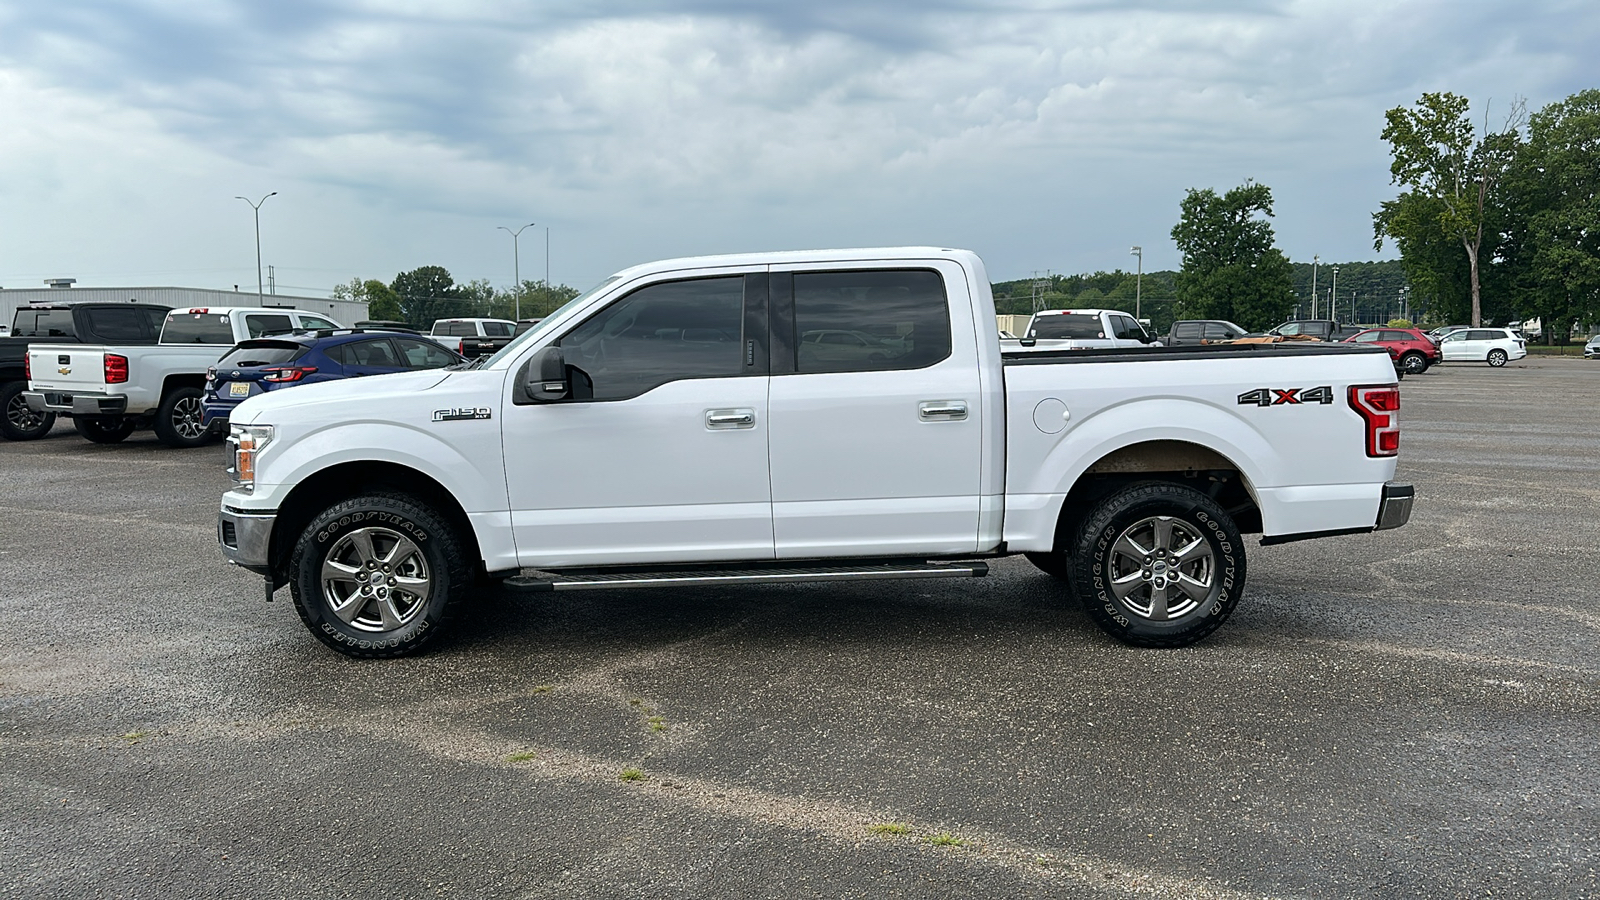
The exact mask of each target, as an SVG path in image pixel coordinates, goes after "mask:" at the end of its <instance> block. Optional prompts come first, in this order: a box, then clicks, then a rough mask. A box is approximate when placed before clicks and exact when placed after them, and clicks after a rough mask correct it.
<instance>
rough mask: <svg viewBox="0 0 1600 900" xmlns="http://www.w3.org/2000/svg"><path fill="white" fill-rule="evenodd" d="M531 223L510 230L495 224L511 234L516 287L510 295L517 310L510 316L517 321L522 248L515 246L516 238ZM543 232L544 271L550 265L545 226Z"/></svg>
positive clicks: (520, 292)
mask: <svg viewBox="0 0 1600 900" xmlns="http://www.w3.org/2000/svg"><path fill="white" fill-rule="evenodd" d="M533 225H534V223H532V222H529V223H528V224H526V225H524V226H522V228H518V229H517V230H516V231H512V230H511V229H509V228H507V227H505V226H504V225H496V226H495V227H496V228H498V229H500V230H501V231H504V232H505V233H506V234H509V235H511V270H512V271H513V272H515V273H516V274H515V275H514V276H513V277H514V278H516V280H517V282H516V287H514V288H513V289H512V290H513V291H514V293H513V294H512V295H511V296H512V298H513V299H514V300H515V301H516V309H517V311H516V314H515V315H514V316H513V317H512V318H514V319H516V320H517V321H518V322H520V321H522V250H521V248H520V247H518V246H517V239H518V238H519V237H521V236H522V231H523V229H525V228H532V227H533ZM544 233H545V245H544V264H545V268H546V271H548V270H549V266H550V229H548V228H546V229H545V232H544ZM549 280H550V276H549V275H546V276H545V282H546V283H547V284H548V283H549Z"/></svg>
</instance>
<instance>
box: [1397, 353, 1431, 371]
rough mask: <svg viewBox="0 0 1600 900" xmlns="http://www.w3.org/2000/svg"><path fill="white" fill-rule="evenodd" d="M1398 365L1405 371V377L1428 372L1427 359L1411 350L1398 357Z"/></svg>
mask: <svg viewBox="0 0 1600 900" xmlns="http://www.w3.org/2000/svg"><path fill="white" fill-rule="evenodd" d="M1400 365H1401V367H1402V368H1404V369H1405V370H1406V374H1407V375H1421V374H1422V373H1423V372H1426V371H1428V358H1427V357H1426V356H1423V355H1422V354H1421V353H1418V352H1416V351H1414V350H1413V351H1412V352H1410V353H1407V354H1406V355H1405V356H1402V357H1400Z"/></svg>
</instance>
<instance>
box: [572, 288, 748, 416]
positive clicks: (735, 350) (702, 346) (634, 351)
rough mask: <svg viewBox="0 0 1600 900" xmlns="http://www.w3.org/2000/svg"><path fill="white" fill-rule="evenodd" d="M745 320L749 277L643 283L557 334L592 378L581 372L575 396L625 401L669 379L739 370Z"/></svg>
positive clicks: (579, 368)
mask: <svg viewBox="0 0 1600 900" xmlns="http://www.w3.org/2000/svg"><path fill="white" fill-rule="evenodd" d="M743 323H744V278H743V277H733V278H703V279H696V280H693V281H675V282H669V283H667V284H655V285H651V286H649V287H645V288H641V289H639V290H637V291H635V292H633V293H632V294H629V295H628V296H626V297H624V298H622V299H621V300H619V301H617V302H616V303H613V304H611V305H610V306H608V307H606V308H605V309H604V310H602V311H601V312H600V313H599V314H598V315H596V316H595V317H594V318H592V319H590V320H589V321H587V322H584V323H583V324H582V325H579V326H578V327H577V328H574V329H573V330H572V331H570V332H568V333H567V334H566V335H565V336H563V337H562V338H561V340H560V341H558V344H559V345H560V346H561V349H562V352H563V354H564V355H565V357H566V361H567V365H568V366H569V367H571V368H574V369H576V370H577V371H578V373H580V374H581V375H583V376H586V377H587V379H588V381H589V382H590V383H592V384H583V383H582V381H583V380H582V379H575V381H578V382H579V384H575V385H574V388H573V399H576V400H584V399H594V400H626V399H628V398H629V397H637V396H639V395H640V394H643V393H644V392H645V391H648V390H650V389H651V388H654V387H657V386H659V385H662V384H666V383H667V382H669V381H679V380H682V379H685V378H718V377H722V376H727V375H738V374H740V373H741V372H743V370H744V354H743V353H741V352H740V347H741V346H742V345H743Z"/></svg>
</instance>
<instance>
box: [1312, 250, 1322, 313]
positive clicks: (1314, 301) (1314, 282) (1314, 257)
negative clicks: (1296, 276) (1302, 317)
mask: <svg viewBox="0 0 1600 900" xmlns="http://www.w3.org/2000/svg"><path fill="white" fill-rule="evenodd" d="M1321 258H1322V257H1320V256H1318V255H1316V254H1315V253H1313V254H1311V318H1313V319H1315V318H1316V317H1317V261H1318V260H1320V259H1321Z"/></svg>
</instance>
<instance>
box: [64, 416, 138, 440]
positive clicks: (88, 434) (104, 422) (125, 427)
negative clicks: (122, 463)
mask: <svg viewBox="0 0 1600 900" xmlns="http://www.w3.org/2000/svg"><path fill="white" fill-rule="evenodd" d="M72 427H73V428H75V429H77V432H78V434H81V435H83V437H84V438H85V439H86V440H91V441H94V442H95V443H96V444H120V443H122V442H123V441H125V440H127V439H128V435H130V434H133V421H132V420H131V419H125V418H123V417H121V416H73V417H72Z"/></svg>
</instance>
